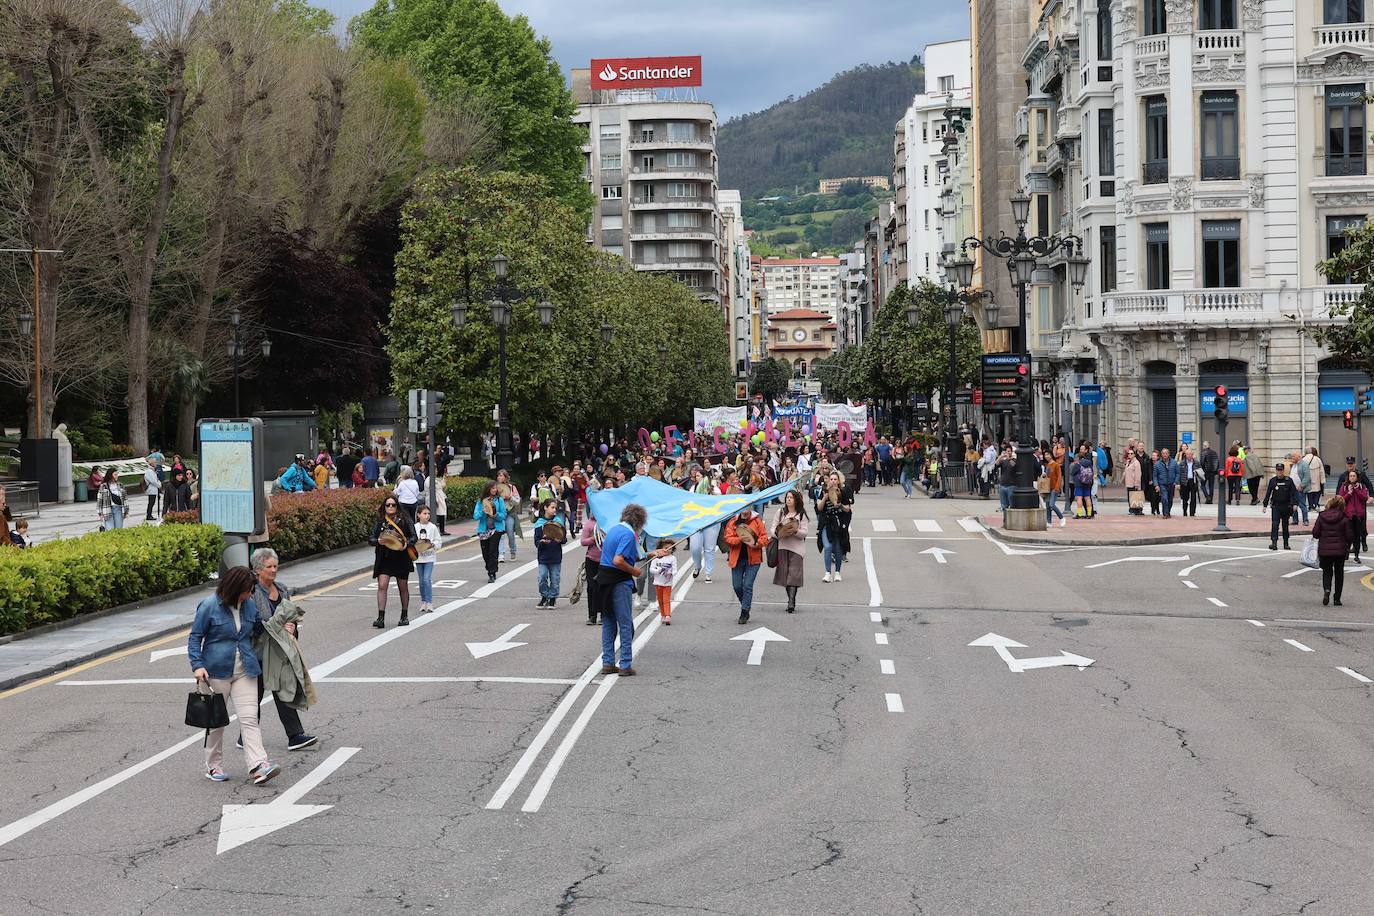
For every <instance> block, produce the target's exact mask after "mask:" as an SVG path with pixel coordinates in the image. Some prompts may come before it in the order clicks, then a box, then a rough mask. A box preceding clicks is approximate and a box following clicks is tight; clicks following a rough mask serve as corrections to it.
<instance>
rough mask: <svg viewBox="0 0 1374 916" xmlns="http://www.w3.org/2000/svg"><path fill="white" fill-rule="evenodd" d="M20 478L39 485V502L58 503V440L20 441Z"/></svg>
mask: <svg viewBox="0 0 1374 916" xmlns="http://www.w3.org/2000/svg"><path fill="white" fill-rule="evenodd" d="M19 478H20V479H21V480H32V481H34V482H35V483H37V484H38V501H39V502H44V503H55V502H57V486H58V484H57V479H58V474H57V440H56V439H21V440H19Z"/></svg>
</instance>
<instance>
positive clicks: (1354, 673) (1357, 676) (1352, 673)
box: [1336, 668, 1374, 684]
mask: <svg viewBox="0 0 1374 916" xmlns="http://www.w3.org/2000/svg"><path fill="white" fill-rule="evenodd" d="M1336 670H1337V671H1339V672H1341V673H1342V674H1348V675H1350V676H1351V677H1353V678H1354V679H1355V680H1357V681H1359V682H1360V683H1361V684H1374V680H1370V679H1369V678H1367V677H1365V676H1364V675H1363V674H1361V673H1360V672H1358V671H1352V670H1351V669H1349V668H1337V669H1336Z"/></svg>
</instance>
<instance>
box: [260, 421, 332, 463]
mask: <svg viewBox="0 0 1374 916" xmlns="http://www.w3.org/2000/svg"><path fill="white" fill-rule="evenodd" d="M258 418H259V419H261V420H262V436H263V459H264V461H263V471H262V472H263V474H264V475H265V476H264V477H263V480H276V479H277V477H279V476H280V475H281V472H282V469H284V468H287V467H289V466H290V465H291V462H293V461H295V460H296V456H297V455H305V456H306V457H307V458H314V457H315V456H316V455H317V454H319V450H320V414H319V411H316V410H265V411H263V412H261V413H259V414H258Z"/></svg>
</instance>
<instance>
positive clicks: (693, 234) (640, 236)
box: [630, 226, 716, 242]
mask: <svg viewBox="0 0 1374 916" xmlns="http://www.w3.org/2000/svg"><path fill="white" fill-rule="evenodd" d="M630 238H631V239H633V240H634V241H636V242H641V241H642V242H647V241H652V240H653V239H656V238H672V239H692V240H696V241H705V242H711V241H715V238H716V237H715V234H714V233H712V232H711V230H710V229H708V228H706V227H705V226H657V227H655V228H652V229H646V228H643V227H638V228H635V229H631V230H630Z"/></svg>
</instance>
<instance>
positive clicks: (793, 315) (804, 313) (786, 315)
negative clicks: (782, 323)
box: [768, 309, 830, 321]
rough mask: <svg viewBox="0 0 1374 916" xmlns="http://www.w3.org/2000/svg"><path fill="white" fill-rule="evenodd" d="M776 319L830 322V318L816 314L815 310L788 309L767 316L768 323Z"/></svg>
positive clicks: (822, 314)
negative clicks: (817, 319) (816, 319)
mask: <svg viewBox="0 0 1374 916" xmlns="http://www.w3.org/2000/svg"><path fill="white" fill-rule="evenodd" d="M778 318H783V319H786V320H787V321H806V320H807V319H815V318H819V319H821V320H822V321H829V320H830V316H829V315H827V314H826V313H825V312H818V311H816V310H815V309H788V310H787V311H785V312H774V313H773V314H772V315H769V316H768V320H769V321H773V320H776V319H778Z"/></svg>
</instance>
